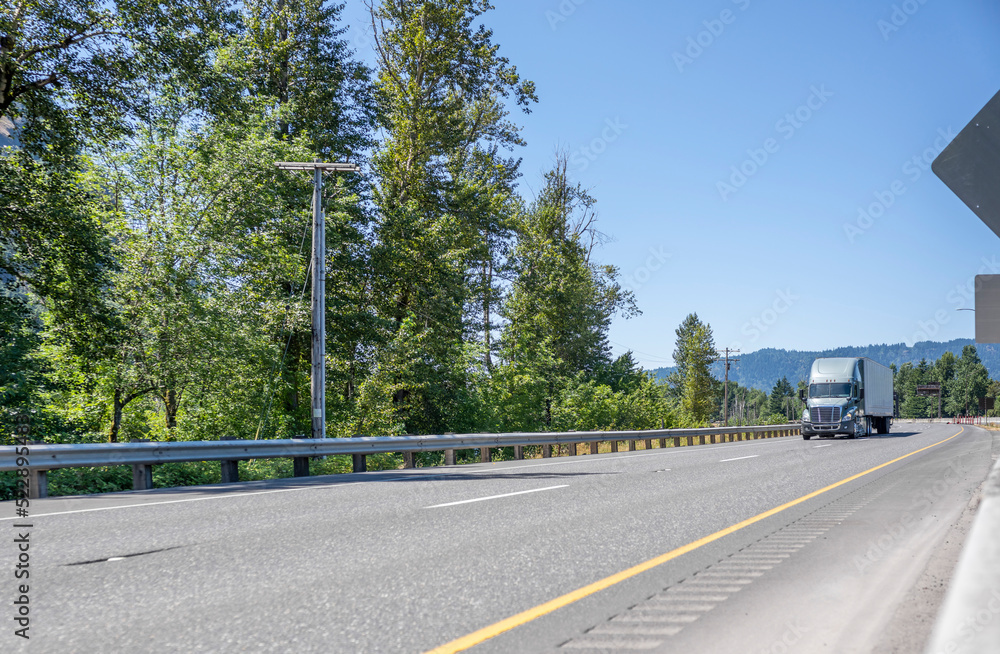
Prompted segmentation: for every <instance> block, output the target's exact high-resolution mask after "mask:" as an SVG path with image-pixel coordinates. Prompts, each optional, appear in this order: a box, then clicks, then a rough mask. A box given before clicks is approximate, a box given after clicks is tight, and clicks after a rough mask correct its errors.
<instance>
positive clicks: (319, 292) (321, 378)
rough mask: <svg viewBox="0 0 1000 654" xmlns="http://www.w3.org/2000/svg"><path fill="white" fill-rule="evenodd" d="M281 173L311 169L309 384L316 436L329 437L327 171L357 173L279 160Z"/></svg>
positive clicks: (353, 168) (341, 166)
mask: <svg viewBox="0 0 1000 654" xmlns="http://www.w3.org/2000/svg"><path fill="white" fill-rule="evenodd" d="M274 165H275V166H276V167H277V168H279V169H280V170H311V171H312V173H313V200H312V213H313V215H312V263H311V267H312V276H313V282H312V371H311V372H312V376H311V381H310V384H309V397H310V406H311V408H312V437H313V438H326V216H325V214H324V213H323V172H324V171H334V172H345V173H356V172H358V171H359V170H360V167H359V166H358V165H357V164H352V163H321V162H319V161H312V162H309V161H276V162H275V163H274Z"/></svg>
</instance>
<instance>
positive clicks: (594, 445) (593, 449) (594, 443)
mask: <svg viewBox="0 0 1000 654" xmlns="http://www.w3.org/2000/svg"><path fill="white" fill-rule="evenodd" d="M599 446H600V442H599V441H592V442H591V443H590V453H591V454H597V450H598V449H599Z"/></svg>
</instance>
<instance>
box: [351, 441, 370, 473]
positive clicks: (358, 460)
mask: <svg viewBox="0 0 1000 654" xmlns="http://www.w3.org/2000/svg"><path fill="white" fill-rule="evenodd" d="M351 438H361V434H354V436H351ZM351 469H352V470H353V471H354V472H368V455H366V454H352V455H351Z"/></svg>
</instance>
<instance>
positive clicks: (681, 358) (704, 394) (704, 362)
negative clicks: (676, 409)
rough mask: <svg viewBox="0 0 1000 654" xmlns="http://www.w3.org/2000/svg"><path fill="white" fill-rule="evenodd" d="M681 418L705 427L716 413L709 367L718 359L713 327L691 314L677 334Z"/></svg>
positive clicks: (676, 350)
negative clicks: (704, 424)
mask: <svg viewBox="0 0 1000 654" xmlns="http://www.w3.org/2000/svg"><path fill="white" fill-rule="evenodd" d="M675 333H676V335H677V342H676V349H675V350H674V363H675V364H676V365H677V373H678V378H677V379H678V384H679V388H680V409H681V415H682V416H683V418H684V419H685V420H687V421H688V422H689V423H691V424H703V423H706V422H707V421H708V418H709V416H711V415H712V413H713V411H714V410H715V398H714V394H713V392H712V391H713V384H712V381H713V379H712V375H711V373H710V372H709V366H710V365H711V364H712V362H713V361H715V359H716V358H717V352H716V350H715V340H714V339H713V337H712V328H711V327H710V326H709V325H708V324H706V323H703V322H702V321H701V320H700V319H699V318H698V314H696V313H692V314H689V315H688V316H687V318H685V319H684V322H682V323H681V324H680V326H679V327H678V328H677V330H676V331H675Z"/></svg>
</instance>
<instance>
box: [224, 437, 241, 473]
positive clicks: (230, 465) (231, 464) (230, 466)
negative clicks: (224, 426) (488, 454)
mask: <svg viewBox="0 0 1000 654" xmlns="http://www.w3.org/2000/svg"><path fill="white" fill-rule="evenodd" d="M219 440H220V441H235V440H239V439H237V438H236V437H235V436H221V437H220V438H219ZM219 465H220V468H221V469H220V471H219V473H220V474H219V480H220V481H221V482H222V483H223V484H234V483H236V482H238V481H239V480H240V462H239V460H238V459H233V460H231V461H230V460H227V461H219Z"/></svg>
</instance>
